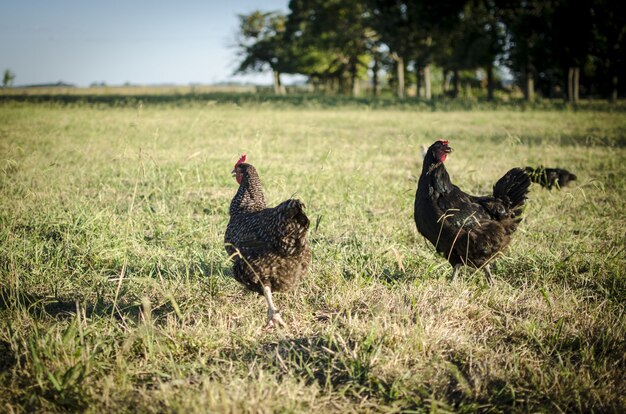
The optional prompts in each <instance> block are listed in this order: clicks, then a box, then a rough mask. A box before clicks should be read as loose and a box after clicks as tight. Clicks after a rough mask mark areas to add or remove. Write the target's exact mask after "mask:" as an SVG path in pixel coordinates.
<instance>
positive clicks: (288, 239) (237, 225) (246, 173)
mask: <svg viewBox="0 0 626 414" xmlns="http://www.w3.org/2000/svg"><path fill="white" fill-rule="evenodd" d="M233 174H234V176H236V178H237V182H238V183H239V190H237V194H235V197H234V198H233V200H232V201H231V203H230V221H229V222H228V226H227V227H226V234H225V236H224V243H225V247H226V252H227V253H228V255H229V256H230V258H231V260H232V261H233V276H234V277H235V279H236V280H237V281H239V282H240V283H242V284H243V285H244V286H246V287H247V288H248V289H250V290H252V291H254V292H257V293H259V294H261V295H263V296H264V297H265V300H266V301H267V306H268V312H267V317H268V320H267V325H266V327H267V328H271V327H274V326H281V327H282V326H285V322H284V321H283V319H282V317H281V316H280V312H279V310H278V308H277V307H276V306H275V305H274V301H273V299H272V292H280V291H286V290H289V289H291V288H292V287H293V286H294V285H295V284H296V283H297V282H298V281H299V280H300V279H301V278H302V277H303V276H304V275H305V274H306V272H307V269H308V267H309V264H310V262H311V249H310V248H309V245H308V243H307V237H306V236H307V230H308V228H309V219H308V218H307V216H306V214H305V213H304V204H303V203H302V202H301V201H299V200H295V199H289V200H286V201H284V202H282V203H280V204H279V205H278V206H276V207H274V208H268V207H267V205H266V202H265V196H264V195H263V189H262V188H261V182H260V180H259V175H258V174H257V171H256V169H255V168H254V167H253V166H252V165H250V164H247V163H246V155H245V154H244V155H243V156H242V157H241V158H240V159H239V161H237V163H236V164H235V168H234V170H233Z"/></svg>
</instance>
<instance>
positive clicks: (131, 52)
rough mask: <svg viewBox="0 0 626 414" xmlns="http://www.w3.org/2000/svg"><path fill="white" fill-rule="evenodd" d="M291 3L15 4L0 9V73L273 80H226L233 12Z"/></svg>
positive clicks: (59, 0) (115, 79) (24, 78)
mask: <svg viewBox="0 0 626 414" xmlns="http://www.w3.org/2000/svg"><path fill="white" fill-rule="evenodd" d="M288 3H289V0H263V1H252V0H221V1H212V0H209V1H195V0H193V1H192V0H189V1H187V0H178V1H158V0H154V1H147V0H127V1H121V0H103V1H93V0H83V1H78V0H14V1H6V2H3V4H2V7H1V8H0V71H4V70H5V69H10V70H11V71H12V72H13V73H15V75H16V77H15V85H25V84H36V83H47V82H57V81H63V82H68V83H73V84H76V85H78V86H88V85H90V84H91V83H93V82H105V83H106V84H108V85H121V84H124V83H125V82H130V83H133V84H162V83H174V84H180V85H187V84H189V83H205V84H207V83H216V82H224V81H232V80H234V81H253V82H259V83H271V76H270V75H269V74H265V75H247V76H231V74H232V72H233V69H234V68H235V67H236V61H237V58H236V53H235V49H234V48H232V47H231V45H232V44H233V43H234V39H235V33H236V32H237V24H238V20H237V14H246V13H249V12H251V11H253V10H256V9H261V10H267V11H269V10H280V11H283V12H285V13H286V12H287V11H288Z"/></svg>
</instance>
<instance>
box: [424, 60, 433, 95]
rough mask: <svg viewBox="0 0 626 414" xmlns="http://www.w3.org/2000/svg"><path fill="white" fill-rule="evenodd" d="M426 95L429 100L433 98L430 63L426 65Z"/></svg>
mask: <svg viewBox="0 0 626 414" xmlns="http://www.w3.org/2000/svg"><path fill="white" fill-rule="evenodd" d="M424 97H425V98H426V99H429V100H430V98H432V94H431V91H430V63H429V64H428V65H426V66H424Z"/></svg>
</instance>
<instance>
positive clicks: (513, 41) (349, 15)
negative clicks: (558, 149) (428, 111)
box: [241, 0, 626, 100]
mask: <svg viewBox="0 0 626 414" xmlns="http://www.w3.org/2000/svg"><path fill="white" fill-rule="evenodd" d="M289 8H290V12H289V14H288V15H287V16H281V19H282V20H281V25H282V24H284V26H285V28H286V30H285V33H283V34H281V35H280V36H278V35H277V33H278V31H277V30H275V29H272V27H273V26H272V25H273V24H272V23H271V21H268V20H267V18H266V17H267V14H264V13H262V12H255V13H253V14H252V15H250V16H248V18H249V19H252V20H253V21H254V22H256V23H255V24H260V26H261V27H265V29H263V30H261V29H258V30H254V31H253V34H254V36H248V37H249V38H252V39H256V43H252V44H251V45H249V46H246V47H244V48H243V49H242V51H243V54H242V58H243V60H242V65H243V67H245V68H247V69H251V70H264V68H265V66H266V63H267V62H268V61H271V60H272V59H275V58H274V56H278V55H280V56H283V55H285V49H287V50H288V51H289V52H288V56H289V58H288V59H285V58H281V59H278V60H283V61H285V62H289V64H288V65H287V66H288V67H289V70H288V71H290V73H299V74H303V75H306V76H308V77H309V78H310V79H311V81H312V82H313V83H315V84H320V83H324V82H326V83H332V82H334V83H335V84H337V85H338V86H337V87H335V88H334V89H335V90H338V91H340V92H344V93H345V92H347V91H348V90H351V91H352V93H353V94H355V93H356V92H357V90H356V86H358V84H357V82H356V81H357V79H360V78H362V77H363V75H364V74H365V73H366V71H367V70H368V69H369V70H372V71H373V72H376V76H375V77H374V78H375V81H374V82H375V83H377V82H378V71H379V69H380V65H384V67H385V70H386V72H387V75H388V78H389V80H390V82H400V79H399V78H404V74H403V73H404V68H405V67H406V68H408V67H411V66H412V67H413V68H414V69H415V72H416V77H415V79H416V82H417V83H418V86H421V82H422V75H421V73H420V70H421V69H422V68H428V69H429V70H430V67H431V66H432V65H437V66H439V67H441V68H442V70H443V71H444V72H448V71H454V72H455V73H457V72H458V71H459V70H463V69H466V70H476V69H478V68H481V69H484V70H486V72H487V74H488V78H489V80H490V82H488V88H489V96H490V97H492V96H493V94H492V92H493V90H494V88H495V87H496V86H497V85H495V84H494V83H495V77H494V76H493V74H494V73H493V70H494V69H497V67H498V66H500V67H507V68H508V69H509V70H510V71H511V73H512V74H513V76H514V79H515V81H516V83H517V85H518V86H524V87H526V86H527V87H529V88H532V89H533V91H534V88H535V84H534V83H529V80H533V82H534V80H536V81H537V85H536V86H537V88H538V90H539V91H540V92H541V94H542V95H543V96H550V97H560V96H563V93H562V91H564V90H566V89H567V87H566V86H565V83H569V82H572V81H571V80H568V79H567V76H568V73H571V70H572V69H574V68H575V69H576V70H577V71H582V78H581V79H580V80H578V79H577V80H576V81H574V82H575V83H576V87H577V88H578V86H580V88H581V91H582V93H583V95H586V96H588V97H598V96H604V97H608V96H610V97H611V98H612V100H615V98H616V97H617V95H618V94H619V93H623V91H624V85H625V84H626V82H620V81H619V76H620V75H621V73H623V72H624V70H623V69H624V59H623V56H624V53H623V49H624V42H625V40H624V39H625V33H626V17H625V16H626V11H625V10H624V6H623V2H610V1H605V0H583V1H574V0H549V1H539V0H524V1H521V0H445V1H438V2H432V1H404V0H368V1H365V2H362V1H356V0H332V1H322V0H314V1H304V0H291V1H290V3H289ZM259 22H260V23H259ZM281 27H282V26H281ZM248 32H249V30H248V29H246V28H245V27H243V26H242V28H241V34H242V35H243V36H244V37H246V36H247V35H246V33H248ZM267 32H269V33H271V35H270V36H269V38H271V39H273V40H272V41H267V37H265V36H257V34H258V33H267ZM281 33H282V32H281ZM274 40H279V41H274ZM267 55H269V56H270V57H267ZM259 56H263V58H260V59H259ZM275 60H276V59H275ZM252 62H256V63H257V64H253V63H252ZM270 66H271V65H270ZM273 70H275V69H273ZM282 71H283V72H285V71H287V70H286V69H284V68H283V69H282ZM407 78H408V76H407ZM457 80H458V79H457ZM424 81H425V82H429V80H428V79H424ZM456 86H457V82H455V87H456ZM374 87H376V86H374ZM331 89H332V88H331ZM559 91H561V92H559ZM399 94H400V96H403V93H402V91H399ZM456 95H458V91H455V93H454V94H453V96H456ZM531 96H532V94H530V93H529V94H528V97H529V99H530V98H531Z"/></svg>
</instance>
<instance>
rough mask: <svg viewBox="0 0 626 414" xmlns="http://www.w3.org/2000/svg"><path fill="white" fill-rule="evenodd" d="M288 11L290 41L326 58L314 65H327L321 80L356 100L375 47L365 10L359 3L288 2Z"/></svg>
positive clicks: (342, 0)
mask: <svg viewBox="0 0 626 414" xmlns="http://www.w3.org/2000/svg"><path fill="white" fill-rule="evenodd" d="M289 9H290V10H291V13H290V14H289V25H290V30H289V33H290V36H289V39H290V40H291V41H294V42H295V44H296V45H297V48H296V49H297V50H305V51H308V52H307V53H308V54H310V53H312V52H313V53H314V54H317V55H322V56H323V55H325V54H327V56H324V57H325V59H322V60H319V61H317V62H316V63H320V62H322V61H326V62H327V64H328V67H327V69H326V70H325V71H324V73H322V74H321V76H322V77H328V78H330V79H332V80H334V81H337V83H338V84H339V89H340V90H342V91H343V92H346V91H348V90H350V91H351V93H352V95H353V96H357V95H358V94H359V88H358V79H359V78H360V77H362V76H363V75H364V74H365V73H366V71H367V69H368V67H369V62H370V60H371V53H370V51H371V50H372V48H373V47H374V45H375V43H376V33H375V31H374V30H372V28H371V26H370V13H369V10H368V8H367V6H366V5H365V4H364V3H363V2H361V1H358V0H328V1H325V0H308V1H305V0H291V1H290V2H289ZM328 57H331V59H328ZM300 63H302V62H300ZM299 67H300V68H302V65H299Z"/></svg>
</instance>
